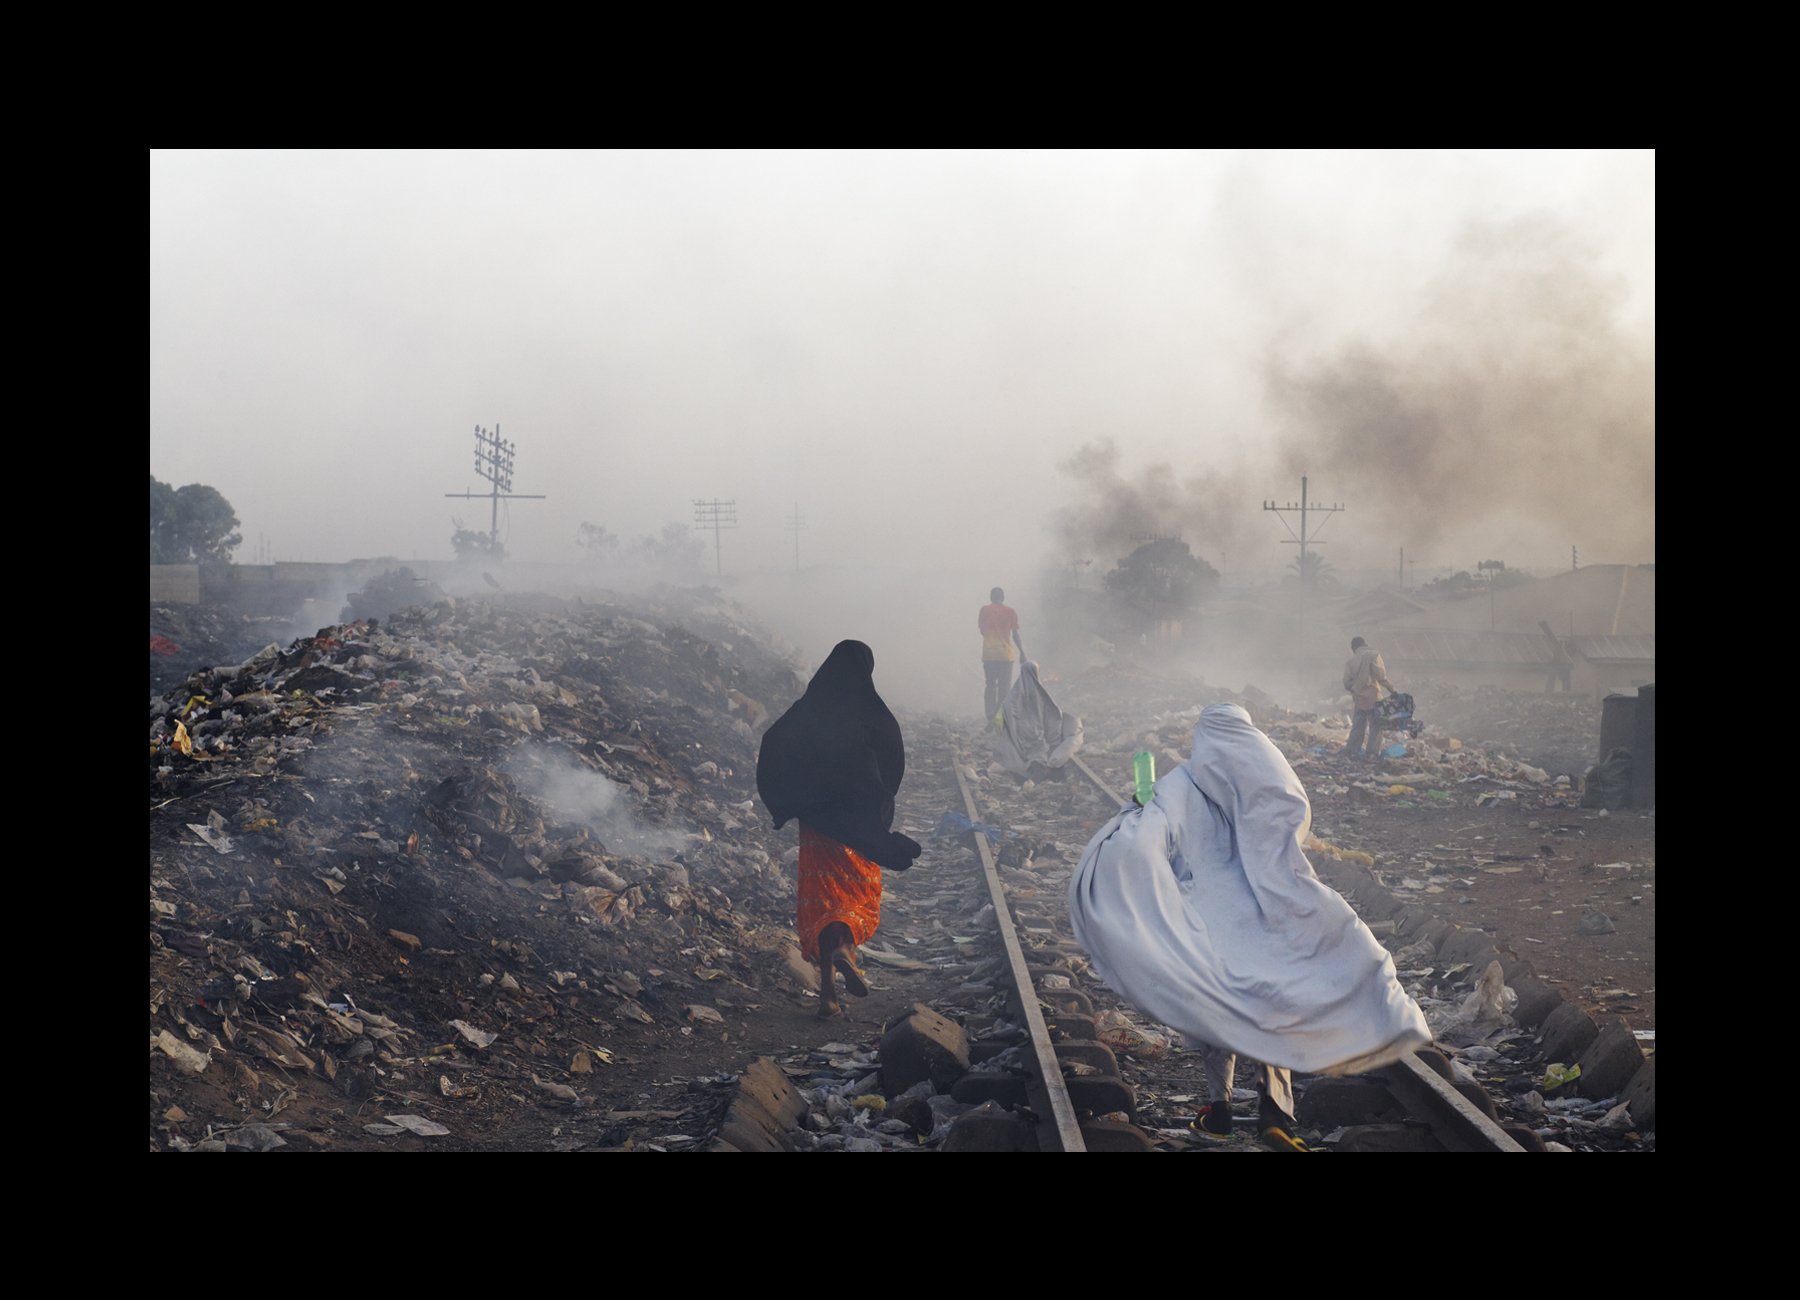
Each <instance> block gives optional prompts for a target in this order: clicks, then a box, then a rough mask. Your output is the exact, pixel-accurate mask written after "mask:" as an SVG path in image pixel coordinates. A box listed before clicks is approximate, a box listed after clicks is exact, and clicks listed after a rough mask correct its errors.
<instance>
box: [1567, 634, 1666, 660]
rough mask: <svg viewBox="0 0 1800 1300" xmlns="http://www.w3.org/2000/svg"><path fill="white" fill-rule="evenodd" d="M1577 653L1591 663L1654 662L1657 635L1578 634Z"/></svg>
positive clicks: (1576, 641)
mask: <svg viewBox="0 0 1800 1300" xmlns="http://www.w3.org/2000/svg"><path fill="white" fill-rule="evenodd" d="M1575 653H1577V654H1579V655H1580V656H1581V657H1582V658H1583V659H1585V660H1587V661H1588V662H1589V663H1605V664H1639V663H1651V664H1653V663H1655V662H1656V637H1655V636H1654V635H1649V636H1578V637H1576V638H1575Z"/></svg>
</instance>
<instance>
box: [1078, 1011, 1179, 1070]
mask: <svg viewBox="0 0 1800 1300" xmlns="http://www.w3.org/2000/svg"><path fill="white" fill-rule="evenodd" d="M1094 1024H1095V1026H1096V1027H1097V1028H1098V1031H1099V1035H1100V1041H1101V1043H1103V1044H1104V1045H1105V1046H1107V1047H1110V1048H1112V1049H1113V1051H1115V1052H1117V1053H1118V1054H1119V1055H1121V1056H1135V1057H1136V1058H1137V1059H1138V1060H1140V1061H1154V1060H1156V1059H1157V1058H1158V1057H1159V1056H1162V1055H1164V1054H1165V1053H1166V1052H1167V1051H1168V1050H1169V1039H1168V1036H1167V1035H1165V1034H1159V1033H1157V1032H1156V1031H1155V1030H1151V1029H1141V1028H1139V1027H1138V1026H1137V1025H1134V1024H1132V1023H1131V1018H1130V1017H1129V1016H1127V1015H1126V1014H1125V1013H1124V1012H1123V1011H1102V1012H1101V1013H1100V1014H1099V1015H1097V1016H1095V1017H1094Z"/></svg>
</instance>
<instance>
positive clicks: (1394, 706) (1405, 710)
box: [1375, 691, 1423, 736]
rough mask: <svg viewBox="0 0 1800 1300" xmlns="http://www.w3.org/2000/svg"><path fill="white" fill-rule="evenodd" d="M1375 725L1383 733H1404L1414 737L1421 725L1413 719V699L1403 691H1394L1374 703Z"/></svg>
mask: <svg viewBox="0 0 1800 1300" xmlns="http://www.w3.org/2000/svg"><path fill="white" fill-rule="evenodd" d="M1375 725H1376V726H1378V727H1380V728H1381V729H1382V730H1383V731H1404V732H1407V733H1409V734H1411V735H1414V736H1416V735H1418V734H1419V731H1420V728H1421V727H1422V725H1423V724H1422V723H1419V722H1417V721H1415V720H1414V718H1413V697H1412V696H1410V695H1408V694H1407V693H1406V692H1405V691H1394V692H1392V693H1391V694H1389V695H1387V696H1385V697H1383V698H1382V699H1379V700H1377V701H1375Z"/></svg>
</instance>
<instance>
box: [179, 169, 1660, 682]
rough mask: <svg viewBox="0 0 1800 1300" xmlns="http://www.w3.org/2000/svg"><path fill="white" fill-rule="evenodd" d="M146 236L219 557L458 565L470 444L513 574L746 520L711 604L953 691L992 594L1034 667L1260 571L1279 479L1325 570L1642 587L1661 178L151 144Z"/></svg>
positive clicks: (189, 465) (1650, 550) (1625, 173)
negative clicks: (1616, 566)
mask: <svg viewBox="0 0 1800 1300" xmlns="http://www.w3.org/2000/svg"><path fill="white" fill-rule="evenodd" d="M150 212H151V232H150V233H151V241H150V246H151V259H150V270H151V358H150V359H151V391H150V469H151V473H152V474H153V475H154V476H156V477H158V478H161V479H163V480H164V481H166V482H171V483H174V484H177V485H180V484H185V483H189V482H201V483H208V484H211V485H212V486H214V487H217V488H218V489H219V490H220V491H221V492H223V493H224V494H225V496H226V497H227V498H228V499H229V500H230V501H231V503H232V505H233V506H234V507H235V509H236V511H237V514H238V516H239V519H240V520H241V523H242V531H243V534H244V538H245V546H244V548H243V549H242V550H241V551H240V553H239V556H238V558H239V559H240V560H249V559H250V558H252V551H253V549H254V548H256V547H257V545H258V544H259V543H260V542H263V541H265V540H266V541H267V543H268V544H269V546H270V547H271V548H272V550H273V554H274V556H275V558H277V559H283V560H348V559H352V558H357V557H369V556H383V555H391V556H395V557H397V558H399V559H400V560H401V561H403V562H404V561H407V560H411V559H414V558H417V559H421V560H426V559H445V558H449V556H450V553H451V552H450V533H451V527H452V526H451V520H452V517H453V516H454V517H456V518H460V520H461V521H462V522H463V524H464V525H466V526H469V527H474V528H479V529H482V530H485V529H486V527H487V523H488V505H487V503H485V502H483V501H451V500H446V499H445V498H444V495H443V494H444V493H446V492H453V491H463V490H479V489H481V488H484V487H485V486H486V484H485V483H483V482H482V481H480V480H479V479H477V478H476V477H475V476H474V474H473V473H472V472H471V469H470V461H471V454H470V453H471V449H472V437H471V433H472V430H473V428H474V426H475V425H477V424H481V425H485V426H488V427H493V426H494V425H496V424H498V425H499V427H500V429H501V432H502V434H503V435H504V436H505V437H506V438H508V439H510V440H512V441H514V442H516V443H517V446H518V461H517V468H516V476H515V481H514V491H515V492H520V493H545V494H547V495H548V499H547V500H544V501H520V502H516V503H514V504H513V505H512V506H511V507H510V508H509V509H508V510H507V511H506V514H505V516H504V518H503V532H504V539H505V542H506V544H507V547H508V549H509V551H510V553H511V555H512V557H513V558H514V559H516V560H520V561H541V562H575V561H578V560H580V558H581V554H580V552H579V550H578V548H577V546H576V535H577V530H578V528H579V526H580V525H581V524H582V523H583V522H591V523H596V524H602V525H604V526H605V527H607V528H608V529H609V530H611V531H612V532H613V533H615V534H618V535H621V536H623V537H624V538H625V539H626V540H627V542H629V541H631V540H632V539H635V538H638V537H640V536H644V535H646V534H654V533H658V532H659V531H660V530H661V529H662V528H663V526H664V525H666V524H668V523H669V522H671V521H678V522H682V523H687V522H690V521H691V517H692V506H691V504H690V503H691V500H692V499H693V498H695V497H714V496H717V497H722V498H735V500H736V502H737V517H738V526H737V528H736V529H735V530H733V531H729V532H727V533H726V534H725V535H724V561H725V569H726V573H727V576H728V577H730V578H732V579H733V580H734V581H735V583H736V584H737V586H736V588H735V589H734V594H736V595H738V596H739V597H740V598H742V599H745V600H746V601H747V603H749V604H751V605H752V606H754V607H758V608H762V609H765V610H766V611H767V612H768V613H769V615H770V617H771V619H772V620H773V621H774V622H776V623H777V624H778V625H779V626H780V627H781V629H782V630H783V631H785V632H788V633H789V635H791V636H793V637H794V639H795V640H796V641H797V642H798V643H799V644H800V645H801V647H802V649H803V650H804V651H805V652H807V653H808V654H809V655H810V656H811V657H812V658H813V660H814V662H816V661H817V659H818V658H821V657H822V656H823V653H824V652H825V650H828V649H829V647H830V644H831V642H832V641H834V640H836V639H838V637H839V636H856V637H860V638H861V639H864V640H867V641H869V642H870V644H871V645H873V646H874V647H875V651H876V655H877V670H876V675H877V681H878V682H883V681H884V680H889V679H890V678H892V677H893V676H895V675H903V676H904V677H905V678H906V680H908V681H909V682H917V683H919V684H920V685H919V686H918V687H917V688H916V689H915V688H914V687H911V686H909V687H908V689H907V690H906V692H905V693H906V694H907V695H909V696H911V697H913V698H925V697H927V696H936V695H939V692H937V691H935V690H928V689H926V684H928V683H930V682H932V681H935V680H937V679H939V678H943V679H944V680H945V681H946V683H948V682H954V687H951V686H950V685H948V684H946V685H945V686H944V688H943V691H942V693H941V694H942V698H946V699H947V698H949V697H950V696H951V695H954V696H955V697H956V698H957V699H961V697H962V696H963V695H966V694H968V693H969V689H968V679H969V678H970V677H971V676H973V678H974V682H975V686H974V689H975V690H979V688H980V678H979V670H978V668H972V667H971V666H970V662H969V661H972V660H973V659H974V658H975V657H976V655H977V653H978V651H977V650H976V649H975V648H974V647H975V646H976V644H977V643H976V640H975V632H974V627H973V624H974V617H975V611H976V609H977V608H978V607H979V605H980V604H981V603H982V602H983V601H984V600H985V598H986V592H987V590H988V588H989V587H991V586H993V585H995V584H999V585H1001V586H1004V587H1006V588H1007V589H1008V591H1009V594H1011V595H1013V596H1014V597H1015V599H1014V602H1013V603H1015V604H1016V605H1019V607H1020V611H1021V615H1022V617H1023V618H1024V620H1025V629H1026V645H1027V647H1028V648H1030V647H1032V644H1033V643H1032V639H1031V631H1032V627H1033V625H1034V619H1035V611H1034V610H1033V609H1032V608H1031V605H1030V603H1029V598H1030V596H1031V593H1032V591H1033V589H1034V585H1035V584H1036V583H1037V582H1038V581H1039V579H1040V576H1041V574H1042V573H1043V572H1044V571H1045V569H1046V568H1047V567H1048V566H1052V565H1054V564H1055V563H1057V562H1059V561H1066V560H1080V559H1092V560H1094V561H1095V563H1096V565H1097V566H1099V567H1105V566H1108V565H1110V564H1111V563H1112V562H1114V561H1115V560H1116V559H1118V558H1119V554H1118V551H1119V539H1120V538H1125V539H1129V537H1130V536H1131V535H1133V534H1134V533H1138V532H1152V531H1165V530H1170V529H1174V530H1177V531H1180V532H1182V534H1183V535H1184V536H1185V537H1186V538H1187V539H1188V540H1189V541H1190V543H1192V544H1193V546H1194V549H1195V551H1196V553H1198V554H1200V555H1201V556H1203V557H1204V558H1206V559H1207V560H1208V561H1209V562H1211V563H1212V564H1213V565H1214V566H1215V567H1217V568H1219V569H1221V570H1224V571H1225V572H1226V574H1227V577H1228V580H1229V579H1232V578H1234V577H1235V578H1241V579H1243V580H1254V579H1256V578H1260V577H1265V576H1274V575H1277V574H1279V573H1280V572H1281V569H1282V567H1283V566H1284V565H1285V564H1286V563H1287V562H1288V561H1290V560H1291V559H1292V558H1293V551H1292V548H1291V547H1284V546H1282V545H1281V541H1282V539H1283V538H1285V537H1286V536H1288V534H1287V533H1286V532H1285V531H1284V530H1283V529H1282V527H1281V526H1280V523H1279V522H1278V521H1277V520H1276V518H1275V517H1274V516H1272V515H1267V514H1264V513H1263V512H1262V511H1261V508H1260V507H1261V503H1262V501H1263V500H1265V499H1271V498H1272V499H1275V500H1278V501H1286V500H1288V499H1290V498H1295V497H1297V496H1298V491H1299V484H1298V481H1297V480H1298V477H1299V475H1300V474H1301V473H1308V474H1310V476H1311V484H1310V487H1311V491H1312V493H1313V495H1314V496H1315V498H1324V499H1327V500H1333V501H1336V500H1342V501H1344V502H1345V504H1346V505H1347V506H1348V507H1349V509H1348V510H1347V511H1346V513H1345V514H1343V515H1342V516H1340V517H1338V518H1336V519H1334V520H1333V521H1332V523H1331V525H1330V530H1329V531H1328V532H1327V533H1326V536H1327V537H1328V538H1329V539H1330V542H1331V545H1330V549H1329V551H1328V552H1327V558H1329V560H1330V561H1331V563H1332V564H1333V566H1334V568H1335V569H1336V571H1337V573H1338V574H1339V575H1340V576H1342V577H1344V578H1345V579H1347V580H1358V579H1366V580H1367V581H1371V582H1372V581H1379V580H1382V579H1384V578H1386V577H1390V576H1391V575H1392V574H1393V572H1394V566H1395V563H1396V554H1397V551H1398V549H1399V548H1400V547H1403V546H1404V547H1406V548H1407V553H1408V557H1409V559H1411V560H1412V561H1413V562H1414V568H1413V570H1412V572H1413V574H1414V576H1416V578H1418V579H1419V580H1421V581H1423V580H1425V579H1426V578H1427V577H1430V576H1436V575H1437V574H1438V573H1441V572H1445V571H1448V570H1451V569H1458V568H1471V567H1472V566H1473V565H1474V563H1475V562H1476V561H1477V560H1480V559H1487V558H1496V557H1497V558H1503V559H1505V560H1506V561H1507V562H1508V563H1509V564H1510V565H1512V566H1514V567H1525V568H1533V567H1536V568H1543V569H1552V568H1557V567H1562V566H1566V564H1567V562H1568V557H1569V548H1570V547H1571V546H1576V547H1579V548H1580V549H1581V553H1582V559H1583V561H1584V562H1587V563H1601V562H1609V561H1610V562H1625V563H1634V562H1642V561H1651V560H1653V559H1654V558H1655V552H1654V538H1655V499H1654V497H1655V428H1654V339H1655V157H1654V154H1651V153H1646V152H1635V153H1548V154H1514V153H1448V154H1446V153H1398V154H1383V153H1373V154H1371V153H1358V154H1342V153H1327V154H1314V153H1307V154H1289V153H1278V154H1230V153H1225V154H1221V153H1135V152H1130V153H1126V152H1119V153H974V152H954V153H712V152H684V153H499V154H494V153H473V154H471V153H168V152H163V153H156V154H154V155H153V156H152V159H151V186H150ZM1571 340H1575V341H1579V342H1580V343H1581V348H1580V349H1579V351H1580V355H1579V358H1578V360H1579V367H1578V368H1572V367H1570V366H1567V365H1564V364H1563V363H1562V361H1561V358H1562V357H1563V356H1564V355H1566V353H1567V349H1566V347H1565V344H1566V343H1567V342H1569V341H1571ZM1546 375H1547V378H1544V376H1546ZM1540 394H1547V395H1548V397H1547V398H1546V399H1545V400H1538V395H1540ZM1390 430H1392V434H1391V436H1390ZM1107 441H1110V443H1111V445H1112V447H1113V448H1114V449H1115V450H1114V455H1113V458H1112V459H1111V461H1110V462H1107V468H1106V470H1105V473H1097V472H1095V473H1089V474H1087V475H1086V476H1084V475H1083V474H1081V473H1071V472H1070V471H1069V470H1068V468H1066V467H1067V466H1068V465H1069V464H1070V463H1071V461H1072V459H1075V458H1077V457H1078V456H1079V454H1080V453H1082V452H1083V449H1088V453H1087V460H1086V462H1085V463H1086V464H1087V465H1088V467H1089V469H1090V470H1092V469H1093V467H1094V466H1095V465H1096V464H1098V463H1099V462H1097V461H1096V460H1095V459H1094V453H1093V449H1094V448H1096V447H1099V446H1103V445H1104V444H1105V442H1107ZM1452 446H1453V447H1455V448H1456V449H1457V450H1456V454H1453V455H1451V454H1443V451H1444V449H1445V448H1447V447H1452ZM1387 453H1392V454H1391V455H1387ZM1384 456H1385V458H1384ZM1590 486H1591V493H1590ZM1147 487H1151V488H1156V489H1158V490H1159V491H1160V492H1161V496H1162V498H1163V499H1162V501H1161V507H1160V509H1159V512H1158V513H1156V515H1155V518H1154V519H1153V520H1152V519H1145V520H1139V519H1138V518H1137V517H1136V515H1135V514H1130V513H1126V514H1119V513H1117V512H1112V505H1113V503H1115V502H1120V503H1125V505H1126V506H1127V507H1130V508H1131V509H1135V507H1134V506H1131V504H1130V503H1132V502H1135V501H1138V500H1141V499H1142V494H1143V492H1144V490H1145V489H1146V488H1147ZM796 504H797V505H798V506H799V508H800V511H801V512H802V514H803V515H804V517H805V523H806V527H805V530H804V531H803V532H802V533H801V536H800V560H801V563H802V564H803V565H805V566H807V567H808V568H809V569H810V570H811V571H812V572H813V574H814V579H813V581H811V582H805V581H800V582H796V580H795V579H794V578H793V574H792V571H793V565H794V553H793V542H792V536H791V534H789V533H788V532H787V531H786V528H785V521H786V517H787V516H788V514H789V513H790V512H791V511H792V510H793V509H794V507H795V505H796ZM1109 512H1110V513H1109ZM706 540H707V542H708V550H707V556H706V559H707V571H708V573H709V574H710V572H711V569H712V563H713V557H712V551H711V546H710V543H711V538H710V536H709V537H707V538H706ZM884 651H885V653H884Z"/></svg>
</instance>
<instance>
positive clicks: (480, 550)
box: [450, 519, 506, 563]
mask: <svg viewBox="0 0 1800 1300" xmlns="http://www.w3.org/2000/svg"><path fill="white" fill-rule="evenodd" d="M450 523H451V524H452V525H453V526H454V527H455V529H456V531H455V532H453V533H451V534H450V545H451V546H453V547H455V548H456V558H457V559H459V560H489V561H493V562H496V563H497V562H499V561H501V560H504V559H505V558H506V547H505V546H503V545H501V543H500V539H499V538H497V537H495V536H494V535H493V534H491V533H478V532H476V531H475V530H474V529H473V528H464V527H463V526H462V520H460V519H452V520H451V521H450Z"/></svg>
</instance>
